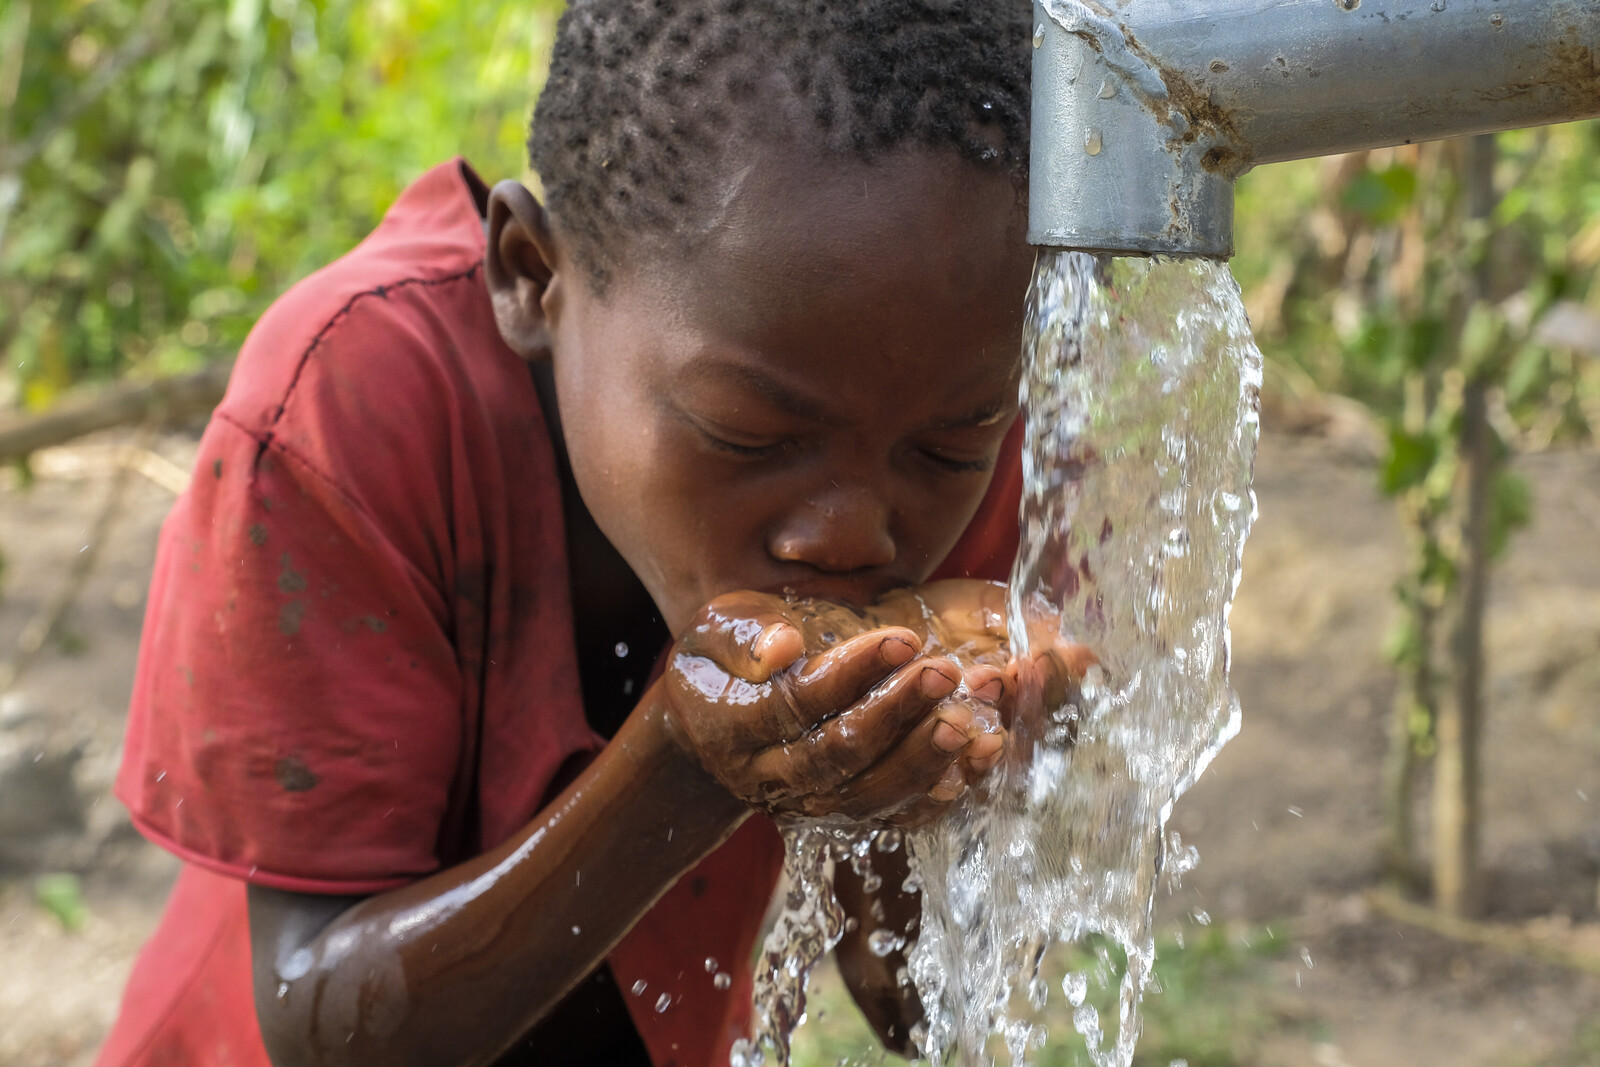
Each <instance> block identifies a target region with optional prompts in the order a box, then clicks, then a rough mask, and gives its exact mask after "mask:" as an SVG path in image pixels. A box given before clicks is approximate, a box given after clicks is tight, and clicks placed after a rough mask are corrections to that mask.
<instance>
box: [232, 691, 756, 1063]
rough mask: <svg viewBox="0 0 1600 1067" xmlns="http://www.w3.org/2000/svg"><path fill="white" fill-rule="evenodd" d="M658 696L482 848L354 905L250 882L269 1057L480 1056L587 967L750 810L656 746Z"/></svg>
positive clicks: (500, 1046) (662, 732) (665, 744)
mask: <svg viewBox="0 0 1600 1067" xmlns="http://www.w3.org/2000/svg"><path fill="white" fill-rule="evenodd" d="M659 688H660V687H659V685H658V686H655V687H652V689H651V691H650V693H648V694H647V695H646V699H645V701H644V703H643V704H642V705H641V707H640V709H639V710H638V711H637V712H636V713H635V714H634V715H632V716H631V717H630V718H629V719H628V721H627V723H625V724H624V726H623V727H622V729H621V731H620V732H619V733H618V734H617V736H616V737H615V738H614V739H613V741H612V743H611V744H610V745H608V746H607V747H606V748H605V749H604V751H602V752H601V754H600V756H599V757H598V758H597V759H596V760H595V762H594V763H592V764H591V765H590V766H589V768H588V769H587V770H586V771H585V772H584V773H583V774H582V775H581V776H580V777H579V778H578V780H577V781H576V782H574V783H573V784H572V786H571V787H569V788H568V789H567V790H566V792H564V793H563V794H562V795H561V796H560V797H559V798H558V799H557V800H556V801H555V802H554V803H552V804H551V805H550V806H549V807H548V808H547V809H546V810H545V811H544V812H543V813H542V814H541V815H540V817H539V818H538V819H536V820H535V821H534V822H532V823H530V824H529V825H528V826H527V827H525V828H524V829H523V830H522V831H521V832H520V833H518V834H517V835H516V836H514V837H513V838H512V839H511V840H510V841H507V842H506V843H505V844H504V845H502V846H501V847H499V848H497V849H495V850H494V851H492V852H488V853H485V854H484V855H482V856H479V857H476V858H474V859H473V860H470V861H468V862H467V863H464V864H462V865H460V866H458V867H453V868H451V869H449V870H446V871H441V872H439V873H437V874H435V875H433V876H431V877H429V878H427V879H424V880H423V881H421V882H418V883H416V884H414V885H410V886H406V887H404V888H402V889H397V890H393V891H391V892H388V893H382V894H379V895H378V896H374V897H370V898H367V899H365V900H351V899H350V898H328V897H315V896H308V895H302V894H296V893H284V892H278V891H273V890H263V889H258V888H254V887H252V888H251V890H250V931H251V941H252V948H253V951H254V955H255V975H254V979H255V992H256V1013H257V1016H258V1018H259V1019H260V1022H261V1031H262V1037H263V1039H264V1041H265V1043H266V1047H267V1050H268V1054H269V1056H270V1057H271V1059H272V1062H273V1063H274V1064H275V1065H277V1067H303V1065H317V1067H325V1065H330V1067H331V1065H346V1064H350V1065H355V1064H384V1065H397V1067H410V1065H424V1064H427V1065H432V1064H452V1065H455V1064H462V1065H474V1064H486V1063H491V1062H493V1061H494V1059H495V1058H496V1057H497V1056H498V1055H499V1054H500V1053H501V1052H502V1051H504V1050H505V1049H506V1048H508V1047H510V1045H511V1044H513V1043H514V1042H515V1041H516V1040H517V1038H518V1037H520V1036H521V1035H522V1034H523V1033H525V1032H526V1031H527V1030H528V1029H529V1028H531V1027H532V1026H533V1024H534V1023H535V1022H537V1021H538V1019H539V1018H540V1016H542V1015H543V1014H544V1013H545V1012H546V1011H548V1010H549V1009H550V1008H551V1007H553V1006H554V1005H555V1004H556V1002H557V1001H559V1000H560V998H561V997H562V996H564V995H565V994H566V993H567V991H568V990H570V989H571V988H572V987H573V986H574V985H575V984H576V983H577V982H578V981H580V980H581V979H582V978H583V976H584V975H585V974H587V973H588V972H589V971H590V970H592V969H593V968H594V967H595V966H596V965H597V964H598V963H599V962H600V960H601V959H603V958H604V957H605V955H606V953H607V952H609V951H610V949H611V947H612V946H613V945H615V944H616V942H617V941H618V940H620V939H621V938H622V936H623V935H624V934H625V933H626V932H627V931H628V929H629V928H630V927H631V926H632V925H633V923H634V922H635V921H636V920H637V919H638V918H639V916H640V915H642V914H643V913H644V912H645V911H646V910H647V909H648V908H649V907H650V905H651V904H652V903H654V901H655V900H656V898H657V897H659V896H660V895H661V893H663V892H664V891H665V890H666V889H667V888H668V887H669V886H671V884H672V883H673V881H674V880H676V878H677V877H678V876H679V875H680V874H682V873H683V872H684V871H686V870H688V869H689V868H690V867H692V866H693V865H694V864H695V863H697V862H698V861H699V860H700V859H701V858H702V857H704V856H705V855H706V854H707V853H709V852H711V851H712V850H713V849H714V848H716V846H717V845H718V844H720V843H721V842H722V841H723V840H724V839H726V838H727V836H728V835H729V834H731V833H732V832H733V831H734V830H735V829H736V828H737V827H738V826H739V824H740V822H741V821H743V819H744V817H745V815H746V814H747V813H748V810H749V809H748V808H747V807H746V806H745V805H744V804H742V803H740V802H739V801H737V800H735V799H734V798H733V797H732V796H730V795H729V794H728V792H727V791H726V790H725V789H723V788H722V787H721V786H719V785H718V784H717V783H716V782H715V781H714V780H713V779H712V778H711V776H710V775H708V774H707V773H706V772H705V771H704V770H702V769H701V767H700V766H699V764H698V763H697V762H696V761H695V759H694V758H693V757H692V756H689V755H687V754H686V753H685V751H684V750H683V749H682V748H681V747H679V745H677V744H675V743H674V741H673V740H672V739H671V737H670V736H669V731H670V730H671V727H670V726H669V725H668V723H667V722H666V716H665V713H664V712H663V710H662V709H661V707H660V704H659V700H658V699H657V698H658V691H659ZM669 829H670V830H671V831H672V832H671V834H670V835H669V833H668V831H669ZM579 872H582V879H581V889H580V888H579V878H578V875H579Z"/></svg>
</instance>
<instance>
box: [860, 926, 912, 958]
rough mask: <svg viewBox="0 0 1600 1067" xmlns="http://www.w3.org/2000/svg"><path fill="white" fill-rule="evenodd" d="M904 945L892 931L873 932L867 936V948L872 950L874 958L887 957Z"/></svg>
mask: <svg viewBox="0 0 1600 1067" xmlns="http://www.w3.org/2000/svg"><path fill="white" fill-rule="evenodd" d="M904 944H905V941H904V940H903V939H902V938H900V937H897V936H896V935H895V932H894V931H893V930H874V931H872V933H870V934H868V935H867V947H868V948H870V949H871V950H872V954H873V955H874V956H879V957H883V956H887V955H888V954H889V953H891V952H893V951H894V950H895V949H897V948H900V947H901V946H903V945H904Z"/></svg>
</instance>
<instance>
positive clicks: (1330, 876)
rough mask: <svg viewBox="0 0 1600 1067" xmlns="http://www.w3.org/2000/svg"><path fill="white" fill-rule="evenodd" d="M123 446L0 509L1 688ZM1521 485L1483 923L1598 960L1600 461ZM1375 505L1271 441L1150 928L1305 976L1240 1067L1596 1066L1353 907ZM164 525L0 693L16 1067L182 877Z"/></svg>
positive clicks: (1372, 701)
mask: <svg viewBox="0 0 1600 1067" xmlns="http://www.w3.org/2000/svg"><path fill="white" fill-rule="evenodd" d="M128 440H129V438H127V437H112V438H107V439H98V440H94V441H89V442H86V443H84V444H83V445H81V446H77V447H74V448H73V449H70V450H62V451H58V452H56V453H53V454H49V455H45V456H41V457H40V458H39V461H38V464H37V468H38V472H39V477H38V479H37V480H36V481H35V483H34V484H33V485H32V486H31V487H27V488H24V487H22V486H21V485H19V484H18V483H17V482H16V479H14V478H13V479H11V480H10V481H8V482H4V483H0V552H3V553H4V555H5V557H6V560H7V568H6V571H5V574H4V578H3V579H0V583H3V584H0V664H3V663H4V662H5V660H6V659H7V658H8V657H9V656H10V655H11V650H12V648H13V647H14V645H15V642H16V641H17V638H18V635H19V633H21V631H22V630H23V629H24V627H25V626H26V625H27V624H28V621H29V620H30V619H33V618H35V617H36V616H37V614H38V613H39V611H40V609H41V607H42V605H44V604H45V603H47V602H48V601H49V599H50V598H51V597H53V596H55V595H56V593H57V592H58V591H59V589H60V588H61V586H62V584H63V582H64V581H65V580H66V576H67V574H68V573H69V571H70V569H71V568H72V566H73V564H74V560H75V559H76V558H78V557H79V555H80V552H81V551H83V546H84V544H85V538H86V536H87V533H88V531H89V530H90V528H91V527H92V525H93V523H94V519H95V515H96V514H97V512H98V511H99V509H100V508H101V506H102V503H103V501H104V499H105V498H106V495H107V489H108V483H109V481H110V474H109V472H110V470H111V469H112V466H113V460H114V459H115V458H116V457H115V455H114V454H113V452H112V451H111V450H110V448H109V446H110V445H113V444H118V443H123V444H125V443H127V442H128ZM153 450H154V451H155V452H156V453H158V454H160V455H161V456H163V457H165V458H166V459H167V460H169V461H171V462H172V463H173V464H175V465H176V466H177V467H178V468H180V469H186V468H187V466H188V463H189V462H190V460H191V459H192V457H193V452H194V442H193V438H192V437H188V436H183V435H171V436H168V437H164V438H161V439H159V440H158V441H156V442H155V444H154V446H153ZM1519 466H1520V469H1521V471H1522V473H1523V474H1524V475H1525V476H1526V477H1527V478H1528V479H1529V480H1530V482H1531V483H1532V484H1533V486H1534V490H1535V497H1536V502H1535V523H1534V525H1533V527H1532V528H1530V529H1529V530H1526V531H1524V532H1523V533H1521V534H1519V535H1518V536H1517V538H1516V540H1515V542H1514V545H1513V548H1512V551H1511V553H1510V555H1509V557H1508V558H1507V559H1506V560H1505V562H1504V563H1503V564H1502V565H1501V566H1500V568H1499V570H1498V572H1497V573H1496V576H1495V579H1494V591H1493V607H1492V612H1493V614H1492V622H1491V626H1490V633H1489V650H1490V662H1489V668H1490V678H1491V685H1490V692H1491V698H1492V701H1493V707H1492V709H1491V719H1490V723H1489V727H1488V736H1487V749H1486V753H1487V768H1486V775H1487V779H1486V810H1487V812H1488V820H1487V825H1486V828H1485V830H1486V833H1485V861H1486V865H1487V868H1488V874H1489V880H1488V893H1487V903H1488V912H1489V918H1491V919H1493V920H1495V921H1497V922H1501V923H1505V924H1508V925H1515V926H1516V927H1517V928H1518V929H1521V930H1532V931H1533V932H1535V933H1539V934H1541V935H1542V936H1543V937H1544V938H1545V940H1546V941H1547V942H1549V943H1554V944H1563V945H1576V946H1579V947H1580V948H1581V947H1582V946H1583V945H1584V944H1587V945H1588V951H1589V952H1590V953H1591V958H1596V959H1600V937H1597V936H1596V929H1597V925H1596V924H1597V923H1600V914H1597V906H1596V905H1597V901H1596V892H1597V888H1596V887H1597V876H1600V454H1596V453H1593V452H1579V453H1551V454H1546V455H1540V456H1533V457H1526V458H1524V459H1522V460H1520V461H1519ZM1374 483H1375V477H1374V474H1373V471H1372V468H1371V463H1370V460H1368V459H1367V458H1365V454H1364V452H1363V450H1362V448H1361V447H1360V445H1359V442H1357V441H1352V440H1348V439H1347V440H1343V441H1335V440H1329V439H1326V438H1315V437H1290V436H1285V435H1278V434H1269V435H1268V436H1267V437H1266V438H1265V439H1264V441H1263V445H1262V449H1261V459H1260V464H1259V469H1258V476H1257V490H1258V493H1259V495H1260V499H1261V519H1260V522H1259V525H1258V526H1257V529H1256V533H1255V535H1254V536H1253V538H1252V540H1251V542H1250V546H1249V549H1248V552H1247V556H1246V562H1245V581H1244V585H1243V587H1242V589H1241V592H1240V597H1239V602H1238V605H1237V607H1236V609H1235V613H1234V617H1233V618H1234V633H1235V650H1236V663H1237V667H1236V672H1235V682H1236V685H1237V687H1238V689H1239V691H1240V696H1241V699H1242V701H1243V704H1244V709H1245V726H1244V730H1243V732H1242V733H1241V735H1240V736H1239V737H1238V738H1237V739H1236V740H1234V741H1233V742H1232V744H1230V745H1229V746H1228V748H1227V749H1225V750H1224V752H1223V753H1222V755H1221V756H1219V757H1218V759H1217V760H1216V762H1215V763H1214V764H1213V766H1212V768H1211V770H1210V771H1208V772H1207V774H1206V775H1205V777H1204V778H1203V779H1202V781H1201V782H1200V783H1199V784H1198V785H1197V786H1196V788H1195V789H1194V790H1193V791H1192V792H1191V794H1190V795H1189V796H1188V797H1186V798H1185V799H1184V801H1183V802H1182V804H1181V805H1180V807H1179V810H1178V813H1177V815H1176V817H1175V826H1176V827H1177V829H1179V830H1180V831H1181V832H1182V834H1183V836H1184V839H1185V840H1186V841H1188V842H1190V843H1192V844H1196V845H1198V846H1199V848H1200V851H1201V855H1202V863H1201V866H1200V867H1199V868H1198V869H1197V870H1195V871H1194V872H1192V873H1191V874H1190V875H1189V876H1188V878H1187V879H1186V882H1185V885H1184V887H1183V889H1182V890H1181V891H1179V892H1178V893H1177V894H1175V895H1174V896H1173V897H1171V898H1170V899H1167V900H1164V901H1162V903H1161V915H1162V923H1163V924H1164V927H1165V928H1167V929H1172V930H1176V929H1188V930H1190V931H1193V930H1194V929H1195V925H1194V923H1195V920H1194V918H1193V917H1192V916H1193V914H1194V913H1195V912H1196V910H1200V911H1204V912H1206V913H1207V914H1208V915H1209V916H1210V918H1211V919H1212V920H1213V921H1214V922H1216V923H1220V924H1225V925H1226V927H1227V928H1228V929H1229V930H1231V931H1234V932H1236V933H1237V934H1238V935H1239V936H1249V932H1250V931H1252V930H1254V929H1256V928H1259V927H1265V926H1266V925H1268V924H1272V925H1273V926H1275V927H1276V928H1278V929H1279V930H1280V931H1283V932H1284V934H1283V936H1285V937H1287V938H1288V944H1289V945H1290V946H1291V950H1290V951H1286V952H1283V953H1281V954H1280V955H1278V956H1276V957H1274V958H1272V959H1269V960H1265V961H1264V962H1262V963H1261V964H1260V973H1259V975H1258V976H1257V978H1256V981H1257V984H1258V986H1260V987H1261V988H1263V989H1264V990H1265V996H1266V999H1265V1001H1264V1003H1266V1004H1268V1006H1269V1009H1270V1013H1271V1016H1272V1020H1271V1022H1270V1023H1269V1024H1268V1025H1266V1026H1264V1027H1257V1028H1255V1029H1254V1030H1253V1031H1252V1035H1251V1038H1250V1040H1249V1041H1248V1042H1244V1041H1241V1044H1240V1047H1238V1048H1236V1049H1234V1050H1233V1054H1232V1060H1233V1062H1237V1063H1240V1064H1262V1065H1285V1067H1290V1065H1294V1067H1298V1065H1308V1067H1385V1065H1389V1064H1417V1065H1435V1064H1437V1065H1450V1067H1456V1065H1460V1067H1479V1065H1483V1067H1488V1065H1524V1064H1525V1065H1533V1064H1544V1063H1548V1064H1553V1065H1554V1064H1559V1065H1560V1067H1578V1065H1583V1064H1594V1063H1596V1062H1600V1061H1597V1059H1595V1058H1591V1053H1590V1052H1585V1051H1583V1050H1582V1048H1580V1047H1579V1045H1577V1044H1575V1043H1574V1042H1575V1041H1580V1040H1581V1036H1580V1035H1581V1034H1582V1032H1583V1030H1584V1028H1585V1027H1586V1026H1589V1025H1590V1024H1592V1022H1593V1020H1595V1019H1596V1018H1600V977H1596V976H1595V975H1594V974H1592V973H1591V974H1585V973H1582V972H1580V971H1576V970H1572V969H1566V968H1559V967H1554V966H1551V965H1548V964H1541V963H1535V962H1531V961H1529V960H1527V959H1524V958H1520V957H1518V956H1515V955H1511V954H1507V953H1504V952H1500V951H1495V950H1491V949H1487V948H1481V947H1476V946H1473V945H1470V944H1465V943H1462V942H1459V941H1455V940H1452V939H1449V938H1445V937H1443V936H1440V935H1438V934H1434V933H1429V932H1427V931H1425V930H1422V929H1419V928H1417V927H1415V926H1409V925H1406V924H1403V923H1399V922H1396V921H1393V920H1391V919H1387V918H1384V917H1383V916H1382V915H1381V914H1378V913H1377V912H1375V911H1374V910H1373V909H1372V907H1370V906H1369V904H1368V900H1367V897H1366V896H1365V895H1364V894H1365V893H1366V891H1367V890H1369V889H1370V888H1372V887H1373V886H1374V885H1376V884H1377V881H1378V877H1379V870H1378V864H1377V859H1376V857H1377V846H1378V841H1379V831H1380V808H1379V799H1378V798H1379V793H1378V780H1379V768H1380V763H1381V757H1382V752H1383V747H1384V729H1385V718H1386V715H1387V712H1388V707H1389V701H1390V695H1391V693H1392V691H1393V687H1394V678H1393V675H1392V673H1391V672H1390V671H1389V670H1388V669H1387V668H1386V667H1384V666H1383V665H1382V663H1381V660H1380V658H1379V655H1378V649H1379V647H1380V645H1381V642H1382V638H1383V636H1384V634H1385V632H1386V630H1387V628H1388V626H1389V624H1390V622H1391V619H1392V607H1391V603H1392V600H1391V596H1390V593H1389V590H1390V588H1391V586H1392V584H1393V582H1394V580H1395V578H1396V577H1397V575H1398V573H1399V568H1400V565H1401V560H1402V541H1401V536H1400V533H1399V530H1398V527H1397V524H1396V522H1395V520H1394V517H1393V509H1392V507H1391V506H1390V505H1389V504H1388V502H1386V501H1384V500H1382V499H1381V498H1380V497H1379V496H1378V495H1377V494H1376V493H1375V491H1374V489H1373V485H1374ZM171 501H172V494H171V492H170V491H169V490H167V489H163V488H160V487H159V486H157V485H156V484H154V483H152V482H151V481H149V480H148V479H147V478H145V477H143V476H134V477H132V478H131V480H130V481H129V483H128V486H127V495H126V498H125V504H124V507H123V508H122V510H121V512H120V514H119V516H118V519H117V521H116V523H115V525H114V527H113V528H112V531H111V533H110V535H109V536H108V537H106V538H104V539H103V542H102V543H101V544H100V545H99V546H98V547H95V546H91V547H90V549H89V551H90V552H91V553H92V554H95V555H96V556H97V558H96V559H95V561H94V562H95V566H94V568H93V570H92V572H91V574H90V576H89V579H88V581H87V583H86V585H85V587H84V589H83V592H82V595H81V596H80V597H79V599H78V601H77V604H76V606H75V608H74V609H73V611H72V612H71V613H70V615H69V616H68V617H67V619H66V620H65V626H64V627H63V628H62V631H61V633H59V634H58V636H57V637H56V638H55V639H53V640H52V641H51V642H50V643H49V644H48V645H47V646H46V648H45V650H44V652H43V654H42V655H41V656H40V657H39V659H38V660H37V662H36V663H35V664H33V665H32V666H31V667H30V668H29V669H28V670H27V672H26V673H25V674H24V675H23V676H22V678H21V680H20V682H19V683H18V684H17V685H16V686H15V687H14V688H13V689H12V690H11V691H10V692H8V693H4V694H0V960H4V963H5V966H4V967H0V1067H63V1065H64V1067H75V1065H78V1064H83V1063H87V1062H88V1061H89V1060H90V1058H91V1057H92V1052H93V1049H94V1048H95V1047H96V1045H97V1044H98V1042H99V1040H100V1038H101V1037H102V1036H103V1034H104V1032H105V1029H106V1027H107V1025H108V1024H109V1021H110V1019H111V1017H112V1015H113V1013H114V1012H115V1008H116V1003H117V999H118V996H119V994H120V988H121V984H122V982H123V981H124V980H125V979H126V975H127V971H128V968H129V966H130V965H131V962H132V957H133V954H134V952H135V951H136V950H137V947H138V945H139V944H140V942H141V941H142V939H143V938H144V937H145V936H147V934H148V933H149V931H150V930H151V929H152V928H153V926H154V924H155V922H156V919H157V917H158V915H159V909H160V906H161V902H162V898H163V896H164V894H165V891H166V887H167V885H168V884H169V883H170V880H171V877H172V876H173V873H174V871H175V864H174V863H173V861H171V860H170V859H169V858H167V857H166V856H164V855H163V854H161V853H159V852H158V851H156V850H154V849H153V848H151V847H149V846H147V845H145V844H143V843H142V842H141V841H139V839H138V838H137V837H136V836H135V835H133V834H132V833H131V831H130V830H129V828H128V826H127V822H126V816H125V815H124V814H123V813H122V811H121V809H120V807H119V806H118V805H117V804H116V802H115V801H114V800H112V799H111V798H110V796H109V793H108V790H109V786H110V782H111V778H112V776H113V774H114V772H115V767H116V760H117V755H118V746H119V743H120V733H121V725H122V717H123V711H124V706H125V703H126V700H127V694H128V690H129V686H130V683H131V678H132V671H133V662H134V655H135V651H136V645H137V640H138V633H139V626H140V621H141V617H142V611H143V606H144V586H145V583H146V582H147V581H148V576H149V570H150V562H151V558H152V555H153V552H154V547H155V539H156V532H157V529H158V527H159V523H160V520H161V518H162V516H163V515H164V514H165V512H166V510H167V508H168V507H170V505H171ZM0 669H3V668H0ZM61 871H67V872H76V873H77V874H79V875H80V876H81V879H82V895H83V904H84V905H85V907H86V919H85V921H84V922H83V924H82V926H81V928H79V929H77V930H76V931H69V930H68V929H66V928H65V926H64V925H63V923H62V921H61V920H60V919H59V918H58V917H57V915H56V914H54V913H52V912H51V911H49V910H47V909H46V908H44V907H43V906H41V905H40V904H39V903H38V901H37V893H36V885H37V882H36V879H37V878H38V876H39V875H41V874H43V873H48V872H61ZM61 910H62V909H61V907H60V906H58V907H57V911H58V912H60V911H61ZM1302 950H1303V951H1302ZM1308 960H1309V961H1310V962H1309V963H1308V962H1307V961H1308ZM1594 1055H1595V1056H1600V1053H1595V1054H1594Z"/></svg>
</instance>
